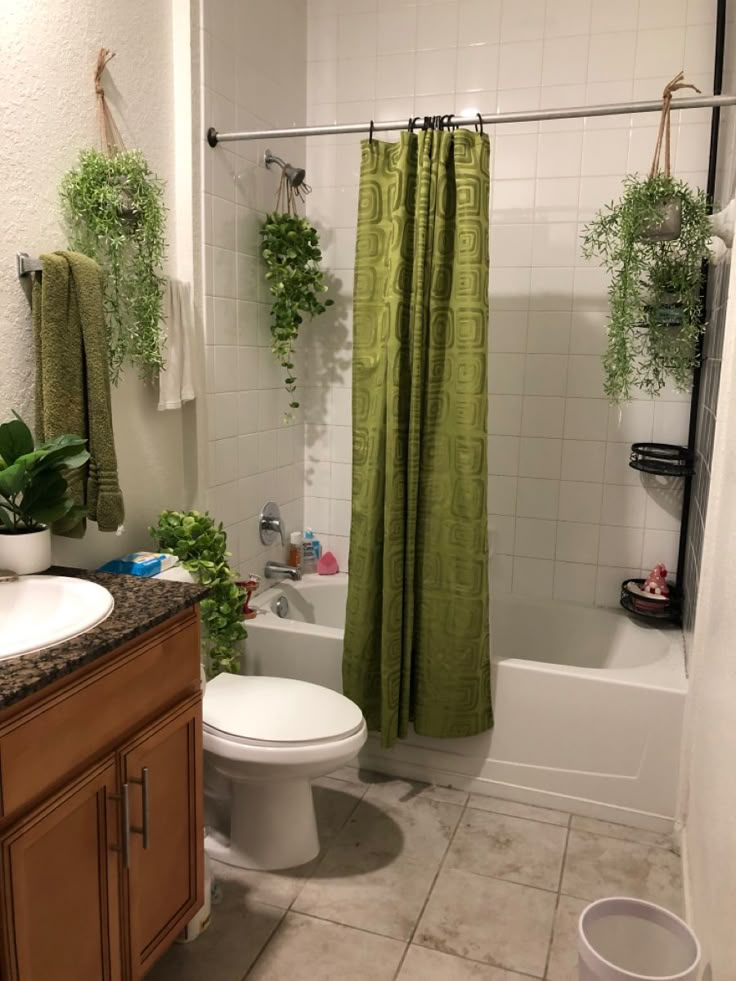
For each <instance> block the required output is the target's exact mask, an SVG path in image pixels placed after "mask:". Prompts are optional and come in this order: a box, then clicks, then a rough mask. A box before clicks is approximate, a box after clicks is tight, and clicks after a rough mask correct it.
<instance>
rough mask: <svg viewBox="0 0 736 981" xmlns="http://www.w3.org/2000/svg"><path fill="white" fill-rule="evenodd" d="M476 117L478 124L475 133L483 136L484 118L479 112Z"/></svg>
mask: <svg viewBox="0 0 736 981" xmlns="http://www.w3.org/2000/svg"><path fill="white" fill-rule="evenodd" d="M476 116H477V117H478V122H477V123H476V124H475V132H476V133H480V135H481V136H483V117H482V116H481V114H480V113H479V112H477V113H476Z"/></svg>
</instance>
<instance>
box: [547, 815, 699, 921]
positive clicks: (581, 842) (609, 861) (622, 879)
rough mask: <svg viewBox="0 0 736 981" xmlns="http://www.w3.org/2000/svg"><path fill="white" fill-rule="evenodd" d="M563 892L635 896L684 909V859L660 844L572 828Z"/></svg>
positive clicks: (583, 896)
mask: <svg viewBox="0 0 736 981" xmlns="http://www.w3.org/2000/svg"><path fill="white" fill-rule="evenodd" d="M562 892H563V893H564V894H565V895H568V896H575V897H577V898H579V899H587V900H594V899H602V898H603V897H604V896H635V897H636V898H638V899H646V900H648V901H650V902H653V903H659V904H660V905H662V906H665V907H667V909H671V910H673V912H675V913H680V912H681V910H682V906H683V896H682V872H681V868H680V860H679V858H678V857H677V856H676V855H674V854H673V853H672V852H670V851H667V850H666V849H664V848H661V847H658V846H656V845H643V844H640V843H638V842H632V841H623V840H620V839H618V838H609V837H604V836H603V835H598V834H590V833H589V832H586V831H577V830H574V831H571V832H570V839H569V841H568V846H567V856H566V859H565V871H564V874H563V877H562Z"/></svg>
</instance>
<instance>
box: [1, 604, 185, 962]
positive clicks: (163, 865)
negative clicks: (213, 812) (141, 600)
mask: <svg viewBox="0 0 736 981" xmlns="http://www.w3.org/2000/svg"><path fill="white" fill-rule="evenodd" d="M199 661H200V653H199V622H198V617H197V614H196V612H195V611H194V610H188V611H186V612H185V613H183V614H179V615H177V616H176V617H174V618H172V619H171V620H169V621H168V622H166V623H165V624H163V625H162V626H160V627H158V628H156V629H154V630H152V631H149V632H148V633H146V634H144V635H143V636H141V637H139V638H137V639H136V641H135V642H132V643H131V644H129V645H126V646H125V647H124V648H121V649H119V650H118V651H114V652H112V653H111V654H109V655H105V656H104V657H103V658H101V659H100V660H98V661H95V662H94V663H93V664H91V665H89V666H88V667H86V668H83V669H80V670H79V671H77V672H75V673H74V674H72V675H70V676H69V678H67V679H63V680H61V681H59V682H55V683H54V684H53V685H50V686H48V687H47V688H45V689H43V690H42V691H40V692H38V693H37V694H36V695H33V696H29V698H27V699H25V700H24V701H23V702H21V703H20V704H19V705H18V706H17V708H16V709H15V710H13V709H8V710H7V711H6V712H5V713H0V791H1V792H2V817H1V818H0V887H1V888H2V894H1V896H0V899H1V905H0V979H1V981H103V979H104V981H137V979H141V978H143V977H144V976H145V974H146V972H147V971H148V970H149V969H150V968H151V966H152V965H153V963H154V962H155V961H156V960H157V958H158V957H159V956H160V955H161V954H162V953H163V952H164V951H165V950H166V949H167V948H168V946H169V945H170V944H171V942H172V941H173V939H174V938H175V937H176V936H177V934H178V933H179V931H180V930H181V929H182V928H183V926H184V925H185V924H186V923H187V922H188V921H189V919H191V917H192V916H193V915H194V913H195V912H196V911H197V910H198V909H199V908H200V907H201V905H202V902H203V827H202V709H201V692H200V682H199ZM19 759H20V761H21V762H20V765H19Z"/></svg>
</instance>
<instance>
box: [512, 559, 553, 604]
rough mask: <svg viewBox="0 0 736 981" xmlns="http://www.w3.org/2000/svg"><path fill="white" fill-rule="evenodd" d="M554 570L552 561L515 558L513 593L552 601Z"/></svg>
mask: <svg viewBox="0 0 736 981" xmlns="http://www.w3.org/2000/svg"><path fill="white" fill-rule="evenodd" d="M554 568H555V564H554V562H553V561H551V560H550V559H529V558H523V557H520V556H519V557H516V558H514V574H513V586H512V588H513V592H514V593H517V594H518V595H520V596H532V597H534V598H535V599H551V598H552V592H553V587H554Z"/></svg>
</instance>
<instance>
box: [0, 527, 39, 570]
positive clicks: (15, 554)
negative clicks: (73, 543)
mask: <svg viewBox="0 0 736 981" xmlns="http://www.w3.org/2000/svg"><path fill="white" fill-rule="evenodd" d="M50 565H51V532H50V531H49V529H48V528H44V529H43V530H42V531H26V532H22V533H21V534H15V535H12V534H9V533H8V532H0V569H9V570H10V571H11V572H14V573H15V574H16V575H18V576H29V575H31V574H32V573H34V572H45V571H46V569H48V567H49V566H50Z"/></svg>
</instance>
